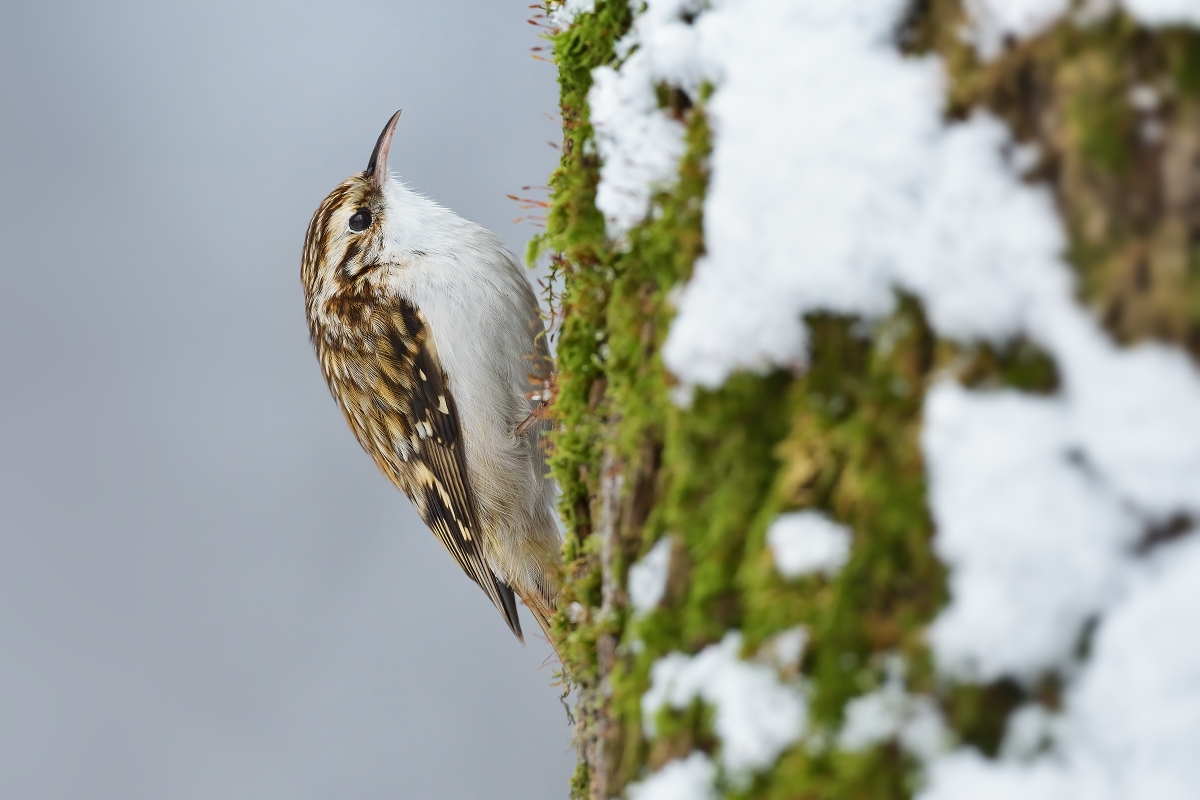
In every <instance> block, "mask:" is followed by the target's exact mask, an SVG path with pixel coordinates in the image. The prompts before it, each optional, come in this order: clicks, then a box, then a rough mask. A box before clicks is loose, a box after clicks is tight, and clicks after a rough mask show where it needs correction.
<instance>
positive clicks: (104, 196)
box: [0, 0, 573, 800]
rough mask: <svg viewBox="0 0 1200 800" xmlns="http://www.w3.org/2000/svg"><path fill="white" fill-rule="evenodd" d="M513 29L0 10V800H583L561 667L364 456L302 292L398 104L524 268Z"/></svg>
mask: <svg viewBox="0 0 1200 800" xmlns="http://www.w3.org/2000/svg"><path fill="white" fill-rule="evenodd" d="M529 2H531V0H505V2H495V1H494V0H476V1H475V2H465V1H463V2H445V1H444V0H443V1H442V2H437V3H434V2H420V3H418V2H412V1H410V0H391V2H383V1H382V0H380V1H379V2H339V3H311V2H275V3H271V2H262V1H261V0H257V1H255V2H238V3H231V2H206V3H203V4H193V5H192V6H190V7H184V6H183V5H181V4H179V5H177V6H174V7H171V6H169V5H167V4H149V3H147V4H144V5H138V4H135V3H128V2H110V3H103V4H99V3H85V2H77V3H72V4H64V3H56V2H37V3H20V4H18V3H15V2H7V3H5V4H4V8H3V11H4V14H3V17H4V18H3V22H2V23H0V248H2V249H0V252H2V253H3V264H2V265H0V304H2V311H0V336H2V337H3V338H2V340H3V348H4V349H3V356H2V359H3V360H2V361H0V364H2V365H3V371H2V373H0V797H3V798H131V799H132V798H155V799H158V798H166V799H169V800H174V798H205V799H206V800H207V799H209V798H255V799H256V800H262V799H264V798H473V797H485V796H486V797H488V798H492V799H493V800H499V799H501V798H555V797H558V798H561V797H565V796H566V794H567V784H566V782H567V779H568V776H569V774H570V771H571V769H572V764H573V758H572V755H571V752H570V750H569V740H570V734H571V731H570V729H569V728H568V726H567V723H566V718H565V715H564V713H563V710H562V707H561V706H560V705H559V702H558V690H557V689H555V688H554V687H552V686H551V681H552V669H551V667H549V666H543V662H544V661H546V659H547V657H548V656H549V655H550V649H549V647H548V646H547V645H546V644H545V643H544V642H542V641H540V640H538V639H537V637H536V636H532V635H531V636H530V639H531V642H530V644H529V646H527V647H526V648H524V649H522V648H521V646H520V645H519V644H518V643H517V641H516V640H515V639H514V638H513V637H512V635H511V634H510V633H509V632H508V630H507V629H506V627H505V625H504V623H503V621H502V620H501V618H500V617H499V615H498V614H497V613H496V610H495V609H494V608H493V607H492V605H491V603H489V602H488V601H487V598H486V597H485V596H484V595H483V593H482V592H480V591H479V589H478V588H476V587H475V586H474V584H472V583H471V582H470V581H469V580H468V579H467V578H466V577H464V576H463V574H462V573H461V571H460V570H459V569H458V568H457V567H456V566H455V565H454V563H453V562H452V560H451V559H450V557H449V556H447V555H446V554H445V553H444V552H443V551H442V549H441V547H440V546H439V545H438V543H437V542H436V540H435V539H434V537H433V535H432V534H430V533H429V532H428V531H427V530H426V529H425V528H424V527H423V525H422V524H421V523H420V521H419V519H418V517H417V516H416V514H415V513H414V512H413V510H412V508H411V507H410V505H409V503H408V500H407V499H406V498H404V496H403V495H401V494H400V493H399V492H398V491H396V490H395V489H393V488H392V487H391V485H390V484H388V483H387V481H386V480H385V479H384V478H383V477H382V476H381V475H380V474H379V473H377V472H376V470H375V467H374V466H373V464H372V463H371V461H370V459H369V458H367V456H366V455H365V454H363V453H362V452H361V451H360V449H359V447H358V445H357V444H356V443H355V441H354V439H353V437H352V436H351V434H350V432H349V430H348V429H347V427H346V425H345V423H344V422H343V421H342V419H341V416H340V414H339V412H338V411H337V408H336V407H335V405H334V403H333V401H332V400H331V399H330V397H329V394H328V392H327V390H326V388H325V385H324V383H323V381H322V379H321V377H320V374H319V371H318V369H317V365H316V361H315V359H314V358H313V356H312V353H311V351H310V349H309V344H308V340H307V330H306V327H305V323H304V315H303V305H302V296H301V290H300V284H299V259H300V248H301V243H302V240H303V236H304V230H305V226H306V225H307V223H308V219H309V215H310V214H311V213H312V211H313V210H314V209H315V208H316V206H317V204H318V202H320V200H321V199H322V198H323V197H324V195H325V194H326V193H327V192H328V191H329V190H330V189H332V188H333V186H334V185H335V184H336V183H337V182H339V181H341V180H342V179H343V178H345V177H346V176H348V175H349V174H350V173H352V172H355V171H358V170H361V169H362V168H363V167H364V166H365V165H366V162H367V158H368V156H369V155H370V150H371V147H372V145H373V144H374V142H375V137H376V136H377V135H378V133H379V130H380V128H381V127H382V126H383V124H384V122H385V121H386V120H387V118H388V116H389V115H390V114H391V113H392V112H393V111H394V110H395V109H396V108H399V107H403V108H404V117H403V118H402V120H401V122H400V127H399V130H398V132H397V136H396V144H395V145H394V146H393V149H392V158H391V160H390V161H389V166H391V167H392V168H393V169H394V170H395V171H397V172H399V173H400V174H401V175H403V176H404V177H405V179H406V180H408V181H409V182H410V183H411V184H413V185H414V186H416V187H417V188H418V189H420V190H422V191H424V192H426V193H428V194H430V195H431V196H433V197H435V198H436V199H438V200H439V201H441V202H442V203H444V204H446V205H448V206H450V207H451V208H453V209H455V210H456V211H458V212H459V213H460V214H462V215H463V216H466V217H468V218H470V219H473V220H476V221H478V222H480V223H482V224H484V225H486V226H488V227H491V228H492V229H494V230H496V231H497V232H498V233H500V235H501V236H503V237H504V238H505V239H506V240H507V241H508V243H509V244H510V246H512V247H513V248H514V249H515V250H517V251H518V252H521V248H523V246H524V243H525V240H526V239H527V238H528V237H529V235H530V234H531V233H532V232H533V228H531V227H530V226H528V225H514V224H513V218H514V217H516V216H518V215H519V214H520V213H521V211H520V210H519V208H518V207H517V205H516V204H515V203H513V202H512V201H510V200H507V199H506V198H505V195H506V194H507V193H510V192H511V193H520V188H521V186H522V185H524V184H541V183H545V181H546V177H547V175H548V174H549V172H550V170H551V169H552V168H553V166H554V165H555V163H556V160H557V152H556V151H555V150H553V149H552V148H551V147H550V146H548V145H547V141H548V140H557V139H558V138H559V133H558V128H557V124H556V123H555V122H554V121H553V120H551V119H549V118H548V117H547V116H546V115H547V114H550V115H553V114H555V113H556V105H557V103H556V101H557V90H556V87H555V83H554V79H555V75H554V70H553V68H552V67H551V66H549V65H548V64H545V63H542V62H538V61H535V60H533V59H532V58H531V56H530V48H531V47H533V46H535V45H538V44H539V43H540V42H539V40H538V39H537V32H538V31H537V29H536V28H534V27H532V26H530V25H528V24H527V23H526V18H527V16H528V15H529V14H530V13H532V12H530V11H529V9H528V8H527V6H528V4H529ZM526 620H527V629H533V630H536V627H537V626H536V625H533V624H532V623H531V622H529V620H528V617H527V618H526Z"/></svg>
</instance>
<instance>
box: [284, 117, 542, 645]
mask: <svg viewBox="0 0 1200 800" xmlns="http://www.w3.org/2000/svg"><path fill="white" fill-rule="evenodd" d="M400 113H401V112H400V111H397V112H396V113H395V114H394V115H392V117H391V119H389V120H388V123H387V125H385V126H384V128H383V131H382V132H381V133H380V134H379V138H378V140H377V141H376V143H375V147H374V149H373V150H372V152H371V158H370V161H369V162H368V163H367V168H366V169H365V170H363V171H362V172H361V173H356V174H354V175H352V176H350V177H349V178H347V179H346V180H345V181H343V182H342V183H341V184H340V185H338V186H337V188H335V189H334V190H333V191H332V192H330V193H329V196H328V197H326V198H325V200H324V201H323V202H322V203H321V204H320V205H319V206H318V207H317V210H316V212H315V213H314V214H313V216H312V220H311V221H310V222H309V225H308V231H307V234H306V236H305V240H304V253H303V258H302V264H301V281H302V283H303V287H304V301H305V314H306V317H307V319H308V328H309V334H310V338H311V340H312V345H313V348H314V350H315V351H316V355H317V360H318V362H319V363H320V367H321V372H322V373H323V375H324V377H325V380H326V383H327V384H328V386H329V390H330V392H331V393H332V394H333V397H334V399H335V400H336V401H337V404H338V406H339V407H340V408H341V411H342V414H343V415H344V416H345V418H346V422H347V423H349V425H350V429H351V430H352V431H353V432H354V436H355V437H356V438H357V439H358V442H359V444H360V445H362V447H363V449H364V450H366V452H367V453H368V454H369V455H370V456H371V458H372V459H374V461H375V464H376V465H377V466H378V467H379V469H380V470H381V471H382V472H383V473H384V475H386V476H387V477H388V478H389V479H390V480H391V482H392V483H393V484H395V485H396V486H397V487H398V488H399V489H400V490H401V491H403V492H404V493H405V494H406V495H408V497H409V499H410V500H411V501H412V503H413V505H414V506H415V507H416V509H417V511H418V512H419V513H420V515H421V518H422V519H423V520H424V522H425V524H426V525H427V526H428V527H429V528H430V529H431V530H432V531H433V533H434V534H436V536H437V538H438V539H439V540H440V541H441V543H442V545H443V546H444V547H445V548H446V550H448V551H449V552H450V555H452V556H453V557H454V560H455V561H456V562H457V563H458V565H459V567H461V568H462V570H463V571H464V572H465V573H466V574H467V576H468V577H470V578H471V580H473V581H475V583H477V584H478V585H479V587H480V588H481V589H483V592H484V594H486V595H487V596H488V598H489V599H490V600H491V601H492V603H493V604H495V606H496V608H497V609H498V610H499V611H500V614H501V616H503V617H504V621H505V622H506V623H507V624H508V627H509V629H511V630H512V632H513V633H514V634H515V635H516V636H517V638H518V639H519V640H520V641H521V642H522V643H523V642H524V641H525V639H524V636H523V633H522V630H521V622H520V619H519V617H518V613H517V604H516V597H520V598H521V600H522V602H523V603H524V604H525V606H526V607H527V608H528V609H529V610H530V612H532V614H533V617H534V619H535V620H536V621H537V623H538V625H539V626H540V627H541V629H542V631H543V632H544V633H545V635H546V637H547V639H550V640H551V641H552V642H553V637H552V635H551V618H552V616H553V614H554V613H555V610H556V603H557V596H558V585H559V579H560V573H561V534H560V529H559V526H558V522H557V517H556V515H555V512H554V502H555V495H556V490H555V484H554V482H553V480H552V478H551V477H550V475H549V474H548V468H547V458H546V445H547V437H548V435H549V432H550V426H551V423H550V420H549V418H548V415H547V413H546V407H547V404H548V402H549V400H548V398H547V397H546V391H547V387H549V386H551V385H552V382H553V377H554V362H553V359H552V358H551V355H550V353H549V348H548V346H547V342H546V331H545V326H544V324H543V320H542V316H541V313H540V311H539V308H538V303H537V297H536V295H535V294H534V292H533V287H532V286H531V285H530V283H529V281H528V280H527V279H526V277H525V270H524V268H523V267H522V266H521V264H520V263H519V262H518V261H517V258H516V256H514V255H513V254H512V253H511V252H510V251H509V250H508V249H507V248H505V246H504V244H503V243H502V242H501V240H500V237H498V236H497V235H496V234H494V233H492V232H491V231H489V230H487V229H486V228H484V227H482V226H480V225H477V224H475V223H473V222H469V221H467V220H465V219H463V218H462V217H460V216H458V215H457V214H455V213H454V212H453V211H451V210H449V209H448V208H445V207H444V206H441V205H439V204H437V203H436V202H434V201H433V200H431V199H429V198H427V197H425V196H424V195H422V194H420V193H418V192H416V191H414V190H412V189H410V188H409V187H408V186H407V185H406V184H404V183H403V182H402V181H401V180H399V179H398V178H396V177H394V176H392V175H391V174H390V173H389V172H388V154H389V151H390V149H391V145H392V141H393V137H394V134H395V130H396V124H397V122H398V121H399V119H400Z"/></svg>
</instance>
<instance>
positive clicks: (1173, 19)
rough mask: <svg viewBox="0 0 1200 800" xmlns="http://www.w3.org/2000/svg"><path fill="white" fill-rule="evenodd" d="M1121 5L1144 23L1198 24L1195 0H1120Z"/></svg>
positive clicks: (1199, 13)
mask: <svg viewBox="0 0 1200 800" xmlns="http://www.w3.org/2000/svg"><path fill="white" fill-rule="evenodd" d="M1122 5H1124V6H1125V10H1126V11H1128V12H1129V13H1130V14H1131V15H1132V16H1133V17H1134V18H1135V19H1137V20H1139V21H1140V22H1142V23H1144V24H1146V25H1195V26H1200V2H1197V0H1122Z"/></svg>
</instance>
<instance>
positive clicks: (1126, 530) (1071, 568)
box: [921, 382, 1141, 681]
mask: <svg viewBox="0 0 1200 800" xmlns="http://www.w3.org/2000/svg"><path fill="white" fill-rule="evenodd" d="M1070 433H1071V428H1070V417H1069V413H1068V410H1067V408H1066V406H1065V404H1064V403H1063V402H1062V401H1061V400H1058V399H1050V398H1044V397H1035V396H1030V395H1023V394H1020V393H1018V392H1012V391H999V392H970V391H967V390H965V389H963V388H961V387H959V386H958V385H956V384H953V383H949V382H946V383H942V384H939V385H937V386H936V387H935V388H933V389H932V390H931V391H930V392H929V394H928V396H927V397H926V401H925V426H924V430H923V433H922V442H921V444H922V449H923V450H924V452H925V456H926V459H927V460H928V463H929V466H928V470H929V484H930V489H929V504H930V508H931V510H932V511H933V516H934V519H936V520H937V523H938V525H937V538H936V540H935V546H936V550H937V553H938V556H939V557H940V558H941V559H942V561H944V562H945V563H946V564H948V565H949V566H950V567H951V568H952V569H951V571H950V596H951V597H952V598H953V602H952V603H951V604H950V606H949V607H948V608H947V610H946V611H945V612H944V613H943V614H942V615H941V616H940V617H939V618H938V619H937V620H936V622H935V623H934V624H933V626H932V628H931V629H930V632H929V638H930V642H931V644H932V645H933V649H934V652H936V653H937V655H938V660H939V664H940V665H941V667H942V668H943V669H944V670H946V671H947V672H949V673H951V674H954V675H956V676H957V677H960V678H968V679H976V680H984V681H992V680H996V679H998V678H1000V677H1002V676H1004V675H1014V676H1018V677H1026V678H1033V677H1035V676H1037V675H1038V674H1040V673H1042V672H1044V671H1047V670H1048V669H1050V668H1052V667H1053V666H1055V665H1057V664H1060V663H1064V662H1065V661H1066V660H1067V659H1068V657H1069V656H1070V655H1071V653H1072V652H1073V651H1074V650H1075V648H1076V646H1077V644H1078V641H1079V636H1080V633H1081V632H1082V630H1083V626H1084V624H1085V623H1086V622H1087V621H1088V620H1089V619H1090V618H1091V617H1092V616H1093V615H1095V614H1096V613H1098V612H1099V611H1100V610H1101V609H1102V608H1103V607H1104V605H1105V604H1106V602H1107V601H1108V600H1109V599H1110V598H1111V597H1112V596H1113V594H1114V592H1115V591H1116V589H1117V588H1118V587H1119V580H1120V574H1121V568H1122V566H1123V562H1124V557H1125V553H1126V551H1127V550H1128V549H1129V548H1131V547H1132V545H1133V543H1134V541H1135V540H1136V538H1137V537H1138V535H1139V533H1140V530H1141V528H1140V526H1139V524H1138V520H1137V519H1136V518H1135V517H1133V516H1132V515H1131V514H1130V513H1129V512H1128V511H1127V510H1126V509H1125V507H1124V506H1123V505H1122V504H1121V503H1120V502H1119V501H1118V500H1117V499H1116V498H1114V497H1113V496H1112V495H1111V493H1110V492H1109V491H1108V489H1107V487H1105V486H1102V485H1100V484H1098V483H1097V482H1096V480H1095V478H1094V477H1092V476H1091V475H1089V474H1088V472H1087V471H1086V470H1085V469H1083V468H1082V467H1081V465H1080V464H1078V463H1076V462H1075V461H1073V460H1072V454H1073V453H1074V452H1077V448H1078V443H1077V442H1075V441H1072V438H1071V435H1070Z"/></svg>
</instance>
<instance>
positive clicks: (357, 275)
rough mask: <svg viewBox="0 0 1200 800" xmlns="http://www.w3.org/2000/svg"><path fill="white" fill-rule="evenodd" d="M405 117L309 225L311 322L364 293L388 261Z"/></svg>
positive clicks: (306, 264)
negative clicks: (389, 192) (392, 193)
mask: <svg viewBox="0 0 1200 800" xmlns="http://www.w3.org/2000/svg"><path fill="white" fill-rule="evenodd" d="M399 119H400V112H399V111H397V112H396V113H395V114H393V115H392V118H391V119H390V120H388V123H387V125H385V126H384V128H383V132H382V133H380V134H379V139H378V141H376V142H375V149H374V150H372V151H371V160H370V161H369V162H368V163H367V168H366V169H365V170H363V171H362V172H359V173H356V174H354V175H352V176H351V177H349V178H347V179H346V180H344V181H342V183H341V184H340V185H339V186H338V187H337V188H336V189H334V190H333V191H332V192H330V193H329V196H328V197H326V198H325V200H324V201H323V202H322V203H321V205H320V206H318V208H317V210H316V213H314V214H313V217H312V220H311V221H310V222H309V223H308V233H307V235H306V236H305V238H304V259H303V264H302V267H301V278H302V280H303V282H304V294H305V299H306V300H307V303H308V316H309V321H310V322H313V323H316V322H318V321H323V320H322V318H323V317H325V316H326V313H327V311H328V306H329V303H330V302H331V301H333V300H335V299H336V298H338V297H343V296H346V295H352V294H358V293H360V292H365V291H367V290H368V287H367V286H366V285H365V283H366V280H367V278H368V277H369V274H370V273H371V271H372V269H373V268H374V267H376V266H379V265H381V264H383V263H385V262H386V261H387V260H388V259H387V258H386V249H387V237H386V236H385V229H386V227H385V226H386V223H387V221H388V213H387V209H388V199H387V196H386V193H385V189H387V188H388V187H387V184H388V171H387V157H388V150H389V148H390V147H391V144H392V136H393V134H394V133H395V131H396V122H397V121H398V120H399Z"/></svg>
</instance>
